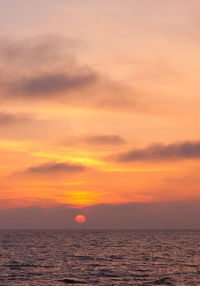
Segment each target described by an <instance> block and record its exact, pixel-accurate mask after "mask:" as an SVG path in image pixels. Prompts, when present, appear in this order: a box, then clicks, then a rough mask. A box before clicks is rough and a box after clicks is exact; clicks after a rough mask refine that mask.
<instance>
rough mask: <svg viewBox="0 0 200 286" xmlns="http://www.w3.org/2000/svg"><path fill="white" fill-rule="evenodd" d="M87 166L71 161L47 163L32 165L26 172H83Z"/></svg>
mask: <svg viewBox="0 0 200 286" xmlns="http://www.w3.org/2000/svg"><path fill="white" fill-rule="evenodd" d="M85 169H86V168H85V167H84V166H82V165H78V164H71V163H52V162H50V163H46V164H43V165H40V166H35V167H30V168H28V169H27V170H26V173H31V174H34V173H35V174H37V173H39V174H46V173H60V172H70V173H76V172H82V171H85Z"/></svg>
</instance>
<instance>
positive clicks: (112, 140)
mask: <svg viewBox="0 0 200 286" xmlns="http://www.w3.org/2000/svg"><path fill="white" fill-rule="evenodd" d="M59 143H61V144H62V145H66V146H75V145H81V144H86V145H90V146H96V145H121V144H124V143H125V140H124V139H123V138H122V137H121V136H119V135H95V136H83V137H66V138H65V139H64V140H62V141H61V142H59Z"/></svg>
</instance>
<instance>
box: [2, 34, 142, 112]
mask: <svg viewBox="0 0 200 286" xmlns="http://www.w3.org/2000/svg"><path fill="white" fill-rule="evenodd" d="M80 46H81V45H80V43H79V42H78V41H75V40H70V39H66V38H63V37H58V36H55V35H53V36H44V37H35V38H32V39H31V38H29V39H28V38H27V39H25V40H12V39H8V38H3V39H2V38H1V39H0V66H1V68H0V99H3V100H4V101H6V100H7V101H12V100H15V101H16V100H17V101H23V102H24V100H29V101H30V100H32V101H33V100H36V101H37V103H40V101H45V102H46V101H47V100H48V104H55V103H56V104H62V105H63V104H64V105H72V106H76V107H87V108H88V107H89V108H97V109H102V108H104V109H106V108H107V109H112V110H119V109H120V110H121V109H122V108H123V109H130V110H132V109H133V108H134V109H138V108H140V106H139V104H138V103H137V100H136V98H137V93H136V92H135V93H133V92H132V90H130V88H129V87H127V86H124V85H123V84H121V83H117V82H115V81H112V80H111V79H109V78H108V76H107V75H104V74H101V73H99V72H98V71H97V70H96V69H95V68H93V67H91V66H89V65H88V64H87V63H83V62H82V61H81V60H80V59H79V58H80V57H81V55H80Z"/></svg>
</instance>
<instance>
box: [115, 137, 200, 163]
mask: <svg viewBox="0 0 200 286" xmlns="http://www.w3.org/2000/svg"><path fill="white" fill-rule="evenodd" d="M115 158H116V160H117V161H120V162H132V161H140V160H141V161H142V160H144V161H145V160H158V161H159V160H178V159H195V158H200V142H199V141H197V142H190V141H188V142H183V143H173V144H169V145H162V144H154V145H151V146H149V147H147V148H144V149H133V150H131V151H128V152H124V153H121V154H118V155H117V156H116V157H115Z"/></svg>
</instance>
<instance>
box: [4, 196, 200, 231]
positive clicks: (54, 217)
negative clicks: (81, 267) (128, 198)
mask: <svg viewBox="0 0 200 286" xmlns="http://www.w3.org/2000/svg"><path fill="white" fill-rule="evenodd" d="M22 202H23V205H27V206H28V205H30V203H33V202H35V206H33V207H21V208H12V209H0V228H1V229H2V228H4V229H32V228H34V229H79V228H80V227H81V229H136V230H138V229H200V220H199V216H200V202H199V201H197V202H156V203H129V204H117V205H112V204H104V205H95V206H91V207H85V208H81V209H80V207H79V208H75V207H74V206H69V205H61V206H58V205H57V203H56V202H53V201H52V202H48V201H47V202H45V201H44V202H43V200H42V199H40V200H39V199H34V198H33V199H30V198H29V199H28V198H27V199H26V200H24V199H23V200H22ZM9 203H12V200H11V202H9V200H7V201H5V200H0V204H1V205H4V206H5V205H7V204H8V205H9ZM13 203H16V200H15V201H14V202H13ZM41 204H44V205H50V207H48V208H47V207H45V208H42V207H39V205H41ZM52 206H54V207H52ZM80 213H82V214H83V215H85V216H86V218H87V221H86V223H85V224H83V225H81V226H80V225H77V224H76V223H75V221H74V218H75V216H76V215H78V214H80Z"/></svg>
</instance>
